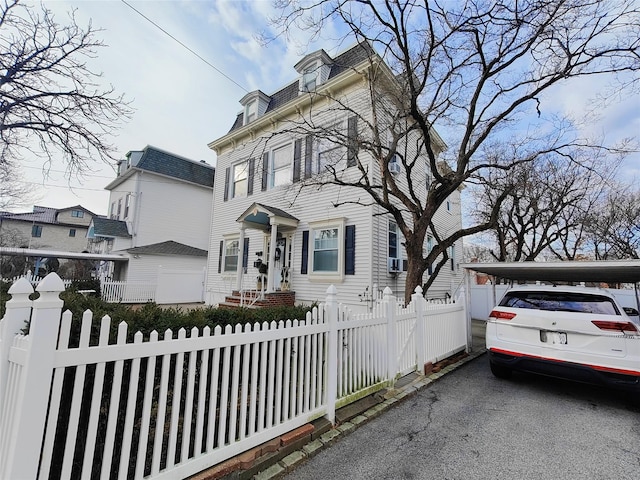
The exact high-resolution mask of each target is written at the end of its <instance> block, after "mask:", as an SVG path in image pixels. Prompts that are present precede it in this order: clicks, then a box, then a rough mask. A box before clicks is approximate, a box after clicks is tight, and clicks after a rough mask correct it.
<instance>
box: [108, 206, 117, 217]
mask: <svg viewBox="0 0 640 480" xmlns="http://www.w3.org/2000/svg"><path fill="white" fill-rule="evenodd" d="M109 217H110V218H111V220H114V219H115V218H116V202H113V203H112V204H111V214H110V215H109Z"/></svg>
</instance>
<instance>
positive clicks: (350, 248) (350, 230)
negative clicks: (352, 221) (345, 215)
mask: <svg viewBox="0 0 640 480" xmlns="http://www.w3.org/2000/svg"><path fill="white" fill-rule="evenodd" d="M355 273H356V226H355V225H347V226H346V227H345V232H344V274H345V275H355Z"/></svg>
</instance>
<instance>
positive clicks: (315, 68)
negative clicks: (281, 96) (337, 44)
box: [295, 50, 333, 94]
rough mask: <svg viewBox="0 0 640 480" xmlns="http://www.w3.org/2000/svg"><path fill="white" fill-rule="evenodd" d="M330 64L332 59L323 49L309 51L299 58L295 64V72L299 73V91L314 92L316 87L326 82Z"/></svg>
mask: <svg viewBox="0 0 640 480" xmlns="http://www.w3.org/2000/svg"><path fill="white" fill-rule="evenodd" d="M332 64H333V60H332V59H331V57H330V56H329V55H327V53H326V52H325V51H324V50H318V51H317V52H313V53H310V54H309V55H307V56H306V57H304V58H303V59H302V60H300V61H299V62H298V63H297V64H296V66H295V69H296V72H298V73H299V74H300V80H299V90H300V93H301V94H302V93H304V92H314V91H315V90H316V88H318V87H319V86H320V85H322V84H323V83H324V82H326V81H327V79H328V78H329V73H330V72H331V65H332Z"/></svg>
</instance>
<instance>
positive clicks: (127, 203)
mask: <svg viewBox="0 0 640 480" xmlns="http://www.w3.org/2000/svg"><path fill="white" fill-rule="evenodd" d="M130 207H131V194H130V193H127V197H126V199H125V201H124V218H129V208H130Z"/></svg>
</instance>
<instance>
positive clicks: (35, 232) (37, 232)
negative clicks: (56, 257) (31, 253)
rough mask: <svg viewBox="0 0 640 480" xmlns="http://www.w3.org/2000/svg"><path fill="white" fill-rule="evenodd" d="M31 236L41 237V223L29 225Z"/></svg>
mask: <svg viewBox="0 0 640 480" xmlns="http://www.w3.org/2000/svg"><path fill="white" fill-rule="evenodd" d="M31 236H32V237H41V236H42V225H33V226H32V227H31Z"/></svg>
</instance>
